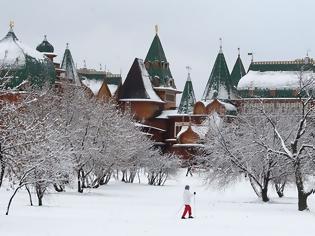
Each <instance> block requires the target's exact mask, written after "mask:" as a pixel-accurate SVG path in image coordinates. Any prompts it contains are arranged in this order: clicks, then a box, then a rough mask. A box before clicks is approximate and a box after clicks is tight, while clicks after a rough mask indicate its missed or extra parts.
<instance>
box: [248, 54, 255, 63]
mask: <svg viewBox="0 0 315 236" xmlns="http://www.w3.org/2000/svg"><path fill="white" fill-rule="evenodd" d="M248 56H251V63H253V62H254V53H253V52H249V53H248Z"/></svg>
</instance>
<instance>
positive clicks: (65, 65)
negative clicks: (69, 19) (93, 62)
mask: <svg viewBox="0 0 315 236" xmlns="http://www.w3.org/2000/svg"><path fill="white" fill-rule="evenodd" d="M61 68H62V69H64V70H65V71H66V79H68V80H70V81H71V82H72V83H74V84H76V85H80V84H81V82H80V79H79V75H78V73H77V69H76V67H75V64H74V61H73V58H72V55H71V52H70V49H69V48H68V45H67V48H66V50H65V53H64V55H63V59H62V63H61Z"/></svg>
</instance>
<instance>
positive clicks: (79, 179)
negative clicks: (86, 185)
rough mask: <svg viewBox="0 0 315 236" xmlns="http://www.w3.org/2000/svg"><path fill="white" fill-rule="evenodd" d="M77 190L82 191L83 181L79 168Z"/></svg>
mask: <svg viewBox="0 0 315 236" xmlns="http://www.w3.org/2000/svg"><path fill="white" fill-rule="evenodd" d="M78 192H79V193H83V183H82V177H81V169H80V170H79V171H78Z"/></svg>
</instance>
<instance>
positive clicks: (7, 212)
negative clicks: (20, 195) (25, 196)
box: [5, 185, 23, 215]
mask: <svg viewBox="0 0 315 236" xmlns="http://www.w3.org/2000/svg"><path fill="white" fill-rule="evenodd" d="M22 187H23V185H20V186H19V187H17V188H16V189H15V191H14V192H13V194H12V196H11V197H10V200H9V203H8V206H7V211H6V213H5V214H6V215H9V211H10V207H11V203H12V200H13V198H14V197H15V195H16V193H17V192H18V191H19V189H20V188H22Z"/></svg>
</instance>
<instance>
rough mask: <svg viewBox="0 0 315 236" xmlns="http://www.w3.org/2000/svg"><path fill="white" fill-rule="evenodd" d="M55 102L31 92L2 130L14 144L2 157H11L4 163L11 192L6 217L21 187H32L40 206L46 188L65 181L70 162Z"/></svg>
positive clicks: (51, 97)
mask: <svg viewBox="0 0 315 236" xmlns="http://www.w3.org/2000/svg"><path fill="white" fill-rule="evenodd" d="M58 103H59V98H58V97H56V96H55V94H54V93H50V91H43V92H40V93H34V94H33V96H32V100H30V101H28V102H26V101H25V100H24V101H22V102H21V103H20V108H19V109H18V112H17V115H16V116H14V117H13V119H11V120H10V123H11V127H13V128H12V129H6V131H7V137H10V138H11V139H12V141H13V142H14V143H15V145H12V146H11V147H10V148H8V149H7V152H6V154H7V155H9V156H10V157H11V159H10V160H9V161H10V162H7V163H8V176H9V178H10V180H11V184H12V187H13V188H14V189H15V190H14V192H13V195H12V196H11V198H10V201H9V204H8V208H7V212H6V214H8V213H9V208H10V205H11V202H12V200H13V198H14V196H15V195H16V193H17V192H18V190H19V189H21V188H22V187H34V189H35V192H36V195H37V198H38V205H42V199H43V196H44V194H45V192H46V190H47V188H48V187H49V186H52V185H53V184H62V183H65V182H67V181H69V179H68V177H69V172H70V170H71V162H70V159H69V150H67V149H66V147H65V146H64V145H63V144H62V143H61V142H60V140H61V135H60V134H61V132H60V131H61V129H60V127H62V120H61V119H60V117H59V113H58V109H57V107H58V106H57V104H58ZM22 105H23V106H22ZM3 131H4V129H3Z"/></svg>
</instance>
